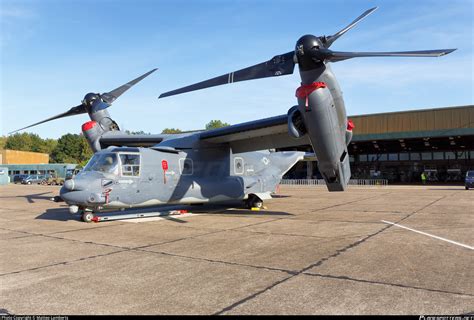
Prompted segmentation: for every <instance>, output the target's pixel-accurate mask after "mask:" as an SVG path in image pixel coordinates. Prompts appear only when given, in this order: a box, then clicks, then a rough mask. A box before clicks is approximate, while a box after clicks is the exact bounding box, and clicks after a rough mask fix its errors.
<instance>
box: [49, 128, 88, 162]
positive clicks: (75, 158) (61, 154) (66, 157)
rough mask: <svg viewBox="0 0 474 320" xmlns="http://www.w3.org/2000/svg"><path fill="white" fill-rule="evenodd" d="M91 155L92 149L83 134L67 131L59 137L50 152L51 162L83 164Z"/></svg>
mask: <svg viewBox="0 0 474 320" xmlns="http://www.w3.org/2000/svg"><path fill="white" fill-rule="evenodd" d="M91 156H92V150H91V149H90V147H89V144H88V143H87V140H86V139H85V138H84V136H83V135H79V134H71V133H68V134H65V135H63V136H62V137H61V138H59V140H58V143H57V145H56V147H55V148H54V150H53V152H52V153H51V162H53V163H78V164H81V165H85V163H86V162H87V161H88V160H89V158H90V157H91Z"/></svg>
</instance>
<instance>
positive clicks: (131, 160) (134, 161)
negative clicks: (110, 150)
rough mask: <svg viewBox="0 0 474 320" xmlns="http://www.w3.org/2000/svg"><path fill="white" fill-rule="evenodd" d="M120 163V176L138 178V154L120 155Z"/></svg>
mask: <svg viewBox="0 0 474 320" xmlns="http://www.w3.org/2000/svg"><path fill="white" fill-rule="evenodd" d="M120 161H121V162H122V175H123V176H127V177H138V176H139V175H140V155H139V154H127V153H121V154H120Z"/></svg>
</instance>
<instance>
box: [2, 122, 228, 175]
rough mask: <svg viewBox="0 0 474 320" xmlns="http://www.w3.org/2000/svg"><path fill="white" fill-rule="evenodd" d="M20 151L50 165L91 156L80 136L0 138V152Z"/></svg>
mask: <svg viewBox="0 0 474 320" xmlns="http://www.w3.org/2000/svg"><path fill="white" fill-rule="evenodd" d="M226 126H229V124H228V123H226V122H222V121H221V120H211V121H210V122H209V123H207V124H206V130H211V129H216V128H222V127H226ZM126 132H127V133H129V134H149V133H146V132H143V131H128V130H127V131H126ZM182 132H183V131H182V130H180V129H177V128H165V129H163V131H162V132H161V133H167V134H170V133H182ZM1 149H8V150H20V151H31V152H41V153H47V154H49V162H50V163H77V164H79V165H81V166H84V165H85V164H86V163H87V161H88V160H89V158H90V157H91V156H92V150H91V149H90V147H89V144H88V143H87V140H86V138H85V137H84V136H83V135H82V134H73V133H67V134H65V135H63V136H61V137H60V138H59V139H57V140H56V139H42V138H41V137H40V136H39V135H37V134H35V133H28V132H23V133H15V134H14V135H11V136H7V137H5V136H3V137H0V150H1Z"/></svg>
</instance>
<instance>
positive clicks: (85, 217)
mask: <svg viewBox="0 0 474 320" xmlns="http://www.w3.org/2000/svg"><path fill="white" fill-rule="evenodd" d="M93 218H94V212H92V211H83V212H82V221H84V222H92V219H93Z"/></svg>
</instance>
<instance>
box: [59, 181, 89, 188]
mask: <svg viewBox="0 0 474 320" xmlns="http://www.w3.org/2000/svg"><path fill="white" fill-rule="evenodd" d="M86 186H87V182H86V181H84V180H80V179H69V180H66V181H65V182H64V186H63V188H65V189H66V190H69V191H73V190H85V189H86Z"/></svg>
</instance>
